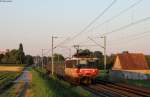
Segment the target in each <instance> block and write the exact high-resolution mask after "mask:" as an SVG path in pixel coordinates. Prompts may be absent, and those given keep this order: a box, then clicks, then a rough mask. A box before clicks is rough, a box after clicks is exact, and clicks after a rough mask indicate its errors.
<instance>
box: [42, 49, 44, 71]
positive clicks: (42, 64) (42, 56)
mask: <svg viewBox="0 0 150 97" xmlns="http://www.w3.org/2000/svg"><path fill="white" fill-rule="evenodd" d="M43 50H44V49H42V69H43V65H44V63H43Z"/></svg>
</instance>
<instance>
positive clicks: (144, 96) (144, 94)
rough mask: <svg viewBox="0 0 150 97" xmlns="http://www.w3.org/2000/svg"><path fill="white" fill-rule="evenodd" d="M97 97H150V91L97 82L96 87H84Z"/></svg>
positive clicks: (124, 85)
mask: <svg viewBox="0 0 150 97" xmlns="http://www.w3.org/2000/svg"><path fill="white" fill-rule="evenodd" d="M83 88H85V89H86V90H88V91H90V92H91V93H93V94H94V95H95V97H150V89H149V90H146V89H141V88H138V87H133V86H129V85H126V84H119V83H113V82H108V81H102V80H99V81H97V84H95V85H89V86H84V87H83Z"/></svg>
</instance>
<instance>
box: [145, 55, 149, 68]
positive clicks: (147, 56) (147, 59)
mask: <svg viewBox="0 0 150 97" xmlns="http://www.w3.org/2000/svg"><path fill="white" fill-rule="evenodd" d="M145 58H146V61H147V64H148V65H149V68H150V55H146V56H145Z"/></svg>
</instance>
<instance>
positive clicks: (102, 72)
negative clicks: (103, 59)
mask: <svg viewBox="0 0 150 97" xmlns="http://www.w3.org/2000/svg"><path fill="white" fill-rule="evenodd" d="M106 79H108V74H107V71H106V70H99V76H98V77H97V78H96V80H106Z"/></svg>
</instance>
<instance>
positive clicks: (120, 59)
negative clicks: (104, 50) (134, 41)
mask: <svg viewBox="0 0 150 97" xmlns="http://www.w3.org/2000/svg"><path fill="white" fill-rule="evenodd" d="M147 74H150V69H149V66H148V64H147V62H146V59H145V56H144V55H143V54H142V53H128V52H124V53H122V54H117V55H116V60H115V63H114V65H113V67H112V70H111V71H110V75H111V76H112V77H113V78H119V79H136V80H138V79H140V80H146V79H150V77H149V76H148V75H147Z"/></svg>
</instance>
